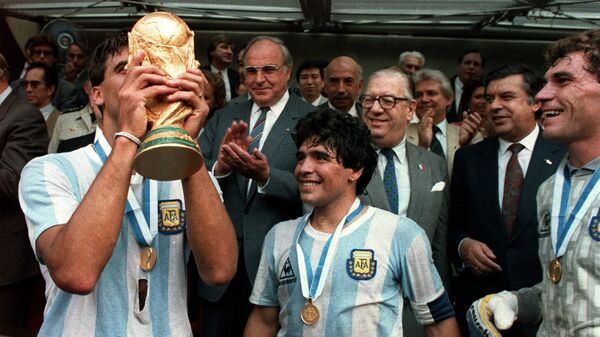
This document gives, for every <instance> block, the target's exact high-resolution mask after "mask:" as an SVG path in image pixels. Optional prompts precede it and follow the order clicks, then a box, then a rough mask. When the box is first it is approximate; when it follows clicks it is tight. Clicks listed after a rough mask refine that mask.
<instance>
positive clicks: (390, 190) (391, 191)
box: [381, 149, 398, 214]
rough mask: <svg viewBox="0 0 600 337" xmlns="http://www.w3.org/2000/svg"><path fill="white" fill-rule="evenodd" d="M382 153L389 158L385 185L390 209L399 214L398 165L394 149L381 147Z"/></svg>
mask: <svg viewBox="0 0 600 337" xmlns="http://www.w3.org/2000/svg"><path fill="white" fill-rule="evenodd" d="M381 153H382V154H383V155H384V156H385V158H386V159H387V164H385V169H384V170H383V185H384V186H385V193H386V194H387V197H388V202H389V203H390V210H391V211H392V212H393V213H395V214H398V182H397V181H396V167H395V165H394V151H393V150H392V149H381Z"/></svg>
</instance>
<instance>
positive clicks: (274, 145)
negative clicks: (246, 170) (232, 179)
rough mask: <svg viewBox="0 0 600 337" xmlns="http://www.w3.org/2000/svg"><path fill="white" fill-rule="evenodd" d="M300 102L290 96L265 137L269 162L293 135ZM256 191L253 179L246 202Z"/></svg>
mask: <svg viewBox="0 0 600 337" xmlns="http://www.w3.org/2000/svg"><path fill="white" fill-rule="evenodd" d="M298 102H299V101H298V100H297V99H295V98H293V97H292V96H290V98H289V100H288V102H287V104H286V105H285V107H284V108H283V110H282V111H281V114H280V115H279V117H278V118H277V120H276V121H275V124H273V127H272V128H271V130H270V131H269V134H268V135H267V138H266V139H265V142H264V144H263V146H262V149H261V152H262V153H263V154H264V155H265V156H266V157H267V160H268V161H269V162H271V160H272V159H273V156H274V155H275V154H276V153H277V150H278V149H279V145H280V144H281V143H282V142H283V140H284V139H285V138H286V137H291V132H292V130H293V128H294V126H295V125H296V123H297V122H298V119H299V114H298V110H299V108H298ZM256 191H257V187H256V181H252V185H251V187H250V191H249V193H248V198H247V199H246V203H248V202H249V201H250V200H251V199H252V197H254V195H255V194H256ZM244 192H245V191H244Z"/></svg>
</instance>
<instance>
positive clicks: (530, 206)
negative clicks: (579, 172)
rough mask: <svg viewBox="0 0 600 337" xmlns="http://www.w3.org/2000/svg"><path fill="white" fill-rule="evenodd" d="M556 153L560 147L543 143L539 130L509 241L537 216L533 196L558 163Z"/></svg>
mask: <svg viewBox="0 0 600 337" xmlns="http://www.w3.org/2000/svg"><path fill="white" fill-rule="evenodd" d="M558 152H561V147H559V146H558V145H556V144H552V143H548V142H546V141H544V139H543V138H542V131H541V130H540V134H539V135H538V137H537V139H536V141H535V147H534V148H533V153H532V154H531V159H530V161H529V166H528V168H527V175H526V176H525V181H524V182H523V189H522V190H521V201H520V203H519V210H518V211H517V212H518V213H517V221H516V223H515V227H514V228H513V231H512V235H511V239H510V240H511V241H512V240H514V239H515V238H517V237H518V236H519V234H520V233H521V232H523V231H525V230H526V229H527V226H528V225H529V222H530V219H531V218H532V217H536V216H537V214H535V210H536V201H535V195H536V194H537V189H538V187H539V186H540V185H541V184H542V182H544V180H546V178H547V177H549V176H551V175H552V174H553V173H554V171H555V170H556V166H557V164H558V161H559V158H558V157H560V156H559V155H557V153H558ZM554 157H557V158H554ZM550 159H552V160H550ZM528 196H529V197H528ZM531 196H533V197H531Z"/></svg>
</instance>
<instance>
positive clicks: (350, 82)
mask: <svg viewBox="0 0 600 337" xmlns="http://www.w3.org/2000/svg"><path fill="white" fill-rule="evenodd" d="M362 86H363V78H362V67H361V66H360V64H358V63H357V62H356V61H355V60H354V59H353V58H351V57H348V56H339V57H336V58H334V59H333V60H331V62H329V64H328V65H327V67H326V68H325V94H327V99H328V100H329V101H328V102H327V103H323V104H321V105H320V106H319V107H320V108H326V107H329V108H330V109H333V110H336V111H339V112H347V113H349V114H350V115H352V116H354V117H358V118H360V114H361V112H362V108H361V106H360V104H359V103H358V102H357V99H358V95H360V91H361V89H362Z"/></svg>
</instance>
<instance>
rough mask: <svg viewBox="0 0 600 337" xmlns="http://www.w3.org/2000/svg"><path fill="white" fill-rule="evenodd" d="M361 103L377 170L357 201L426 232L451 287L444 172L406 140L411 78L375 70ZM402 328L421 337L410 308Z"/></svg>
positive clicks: (411, 100) (445, 281) (438, 163)
mask: <svg viewBox="0 0 600 337" xmlns="http://www.w3.org/2000/svg"><path fill="white" fill-rule="evenodd" d="M361 102H362V107H363V112H362V119H363V121H364V122H365V124H367V126H368V127H369V130H371V137H372V141H373V143H374V144H375V145H376V146H377V147H378V148H379V151H378V153H379V155H378V164H377V170H375V173H374V176H373V178H372V179H371V181H370V182H369V184H368V185H367V188H366V189H365V192H364V193H363V195H362V196H360V197H361V199H362V200H363V201H364V202H365V203H367V204H369V205H372V206H375V207H378V208H382V209H385V210H388V211H391V212H393V213H396V214H399V215H403V216H407V217H409V218H411V219H412V220H414V221H415V222H416V223H417V224H419V226H421V227H422V228H423V229H424V230H425V233H426V234H427V238H428V239H429V241H430V242H431V249H432V253H433V261H434V264H435V267H436V269H437V270H438V273H439V274H440V277H441V279H442V282H443V284H444V286H445V288H446V289H449V280H450V272H449V260H448V257H447V255H448V254H447V251H446V247H447V243H446V240H447V229H448V227H447V226H448V188H447V187H446V185H447V184H448V172H447V169H446V163H445V162H444V160H443V159H442V158H441V157H439V156H437V155H435V154H433V153H431V152H429V151H426V150H424V149H421V148H419V147H418V146H415V145H413V144H411V143H409V142H407V141H406V129H407V127H408V124H409V122H410V120H411V118H412V116H413V114H414V112H415V108H416V102H415V100H414V98H413V96H412V90H411V82H410V79H409V78H408V76H407V75H406V74H404V73H401V72H399V71H397V70H392V69H384V70H380V71H377V72H375V73H374V74H373V75H371V77H370V78H369V82H368V84H367V90H366V93H365V95H363V96H362V97H361ZM403 326H404V334H405V335H406V336H424V335H425V331H424V329H423V327H422V326H421V325H420V324H418V323H417V322H416V320H415V318H414V315H413V313H412V312H410V310H405V311H404V314H403Z"/></svg>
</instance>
